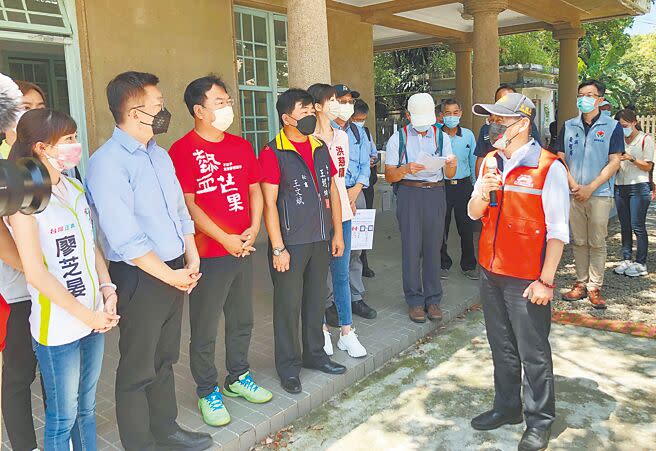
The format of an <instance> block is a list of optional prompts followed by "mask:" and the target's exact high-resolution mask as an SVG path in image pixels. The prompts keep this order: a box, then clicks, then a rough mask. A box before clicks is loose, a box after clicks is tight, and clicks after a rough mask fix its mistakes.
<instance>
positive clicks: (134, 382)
mask: <svg viewBox="0 0 656 451" xmlns="http://www.w3.org/2000/svg"><path fill="white" fill-rule="evenodd" d="M158 83H159V79H158V78H157V77H156V76H155V75H152V74H147V73H141V72H126V73H123V74H120V75H118V76H117V77H116V78H114V79H113V80H112V81H111V82H110V83H109V85H108V86H107V99H108V101H109V109H110V110H111V112H112V114H113V116H114V119H115V120H116V124H117V126H116V128H115V129H114V133H113V135H112V137H111V138H110V139H109V140H108V141H107V142H106V143H105V144H103V145H102V146H101V147H100V148H99V149H98V150H97V151H96V152H94V154H93V155H92V157H91V159H90V160H89V168H88V172H87V179H86V185H87V194H88V199H89V205H90V206H91V208H92V210H93V211H94V214H95V216H96V217H97V220H98V225H99V226H100V227H99V228H100V230H101V231H102V233H101V234H100V242H101V245H102V247H103V250H104V251H105V255H106V257H107V258H108V259H109V261H110V265H109V272H110V274H111V276H112V280H113V281H114V282H115V283H116V285H117V293H118V298H119V307H118V313H119V315H121V321H120V324H119V328H120V331H121V336H120V340H119V351H120V353H121V358H120V361H119V364H118V369H117V370H116V418H117V422H118V428H119V434H120V437H121V442H122V444H123V447H124V448H125V449H126V450H154V449H156V448H157V449H159V448H167V449H179V450H189V449H206V448H209V447H210V446H212V443H213V442H212V438H211V436H210V435H208V434H200V433H196V432H190V431H186V430H184V429H182V428H180V426H178V424H177V423H176V417H177V415H178V410H177V405H176V398H175V382H174V377H173V364H174V363H175V362H177V360H178V356H179V353H180V336H181V325H182V303H183V301H184V294H185V293H186V292H191V290H192V289H193V288H194V287H195V286H196V283H197V282H198V279H199V278H200V273H199V266H200V258H199V256H198V251H197V250H196V244H195V242H194V236H193V234H194V226H193V222H192V220H191V217H190V215H189V212H188V211H187V207H186V205H185V202H184V197H183V194H182V189H181V188H180V185H179V183H178V180H177V178H176V176H175V170H174V168H173V163H172V162H171V159H170V158H169V156H168V153H167V152H166V151H165V150H164V149H162V148H161V147H159V146H158V145H157V144H156V143H155V140H154V139H153V137H154V135H157V134H160V133H166V131H167V129H168V125H169V121H170V119H171V113H169V112H168V111H167V110H166V108H164V99H163V97H162V93H161V91H160V90H159V89H158V88H157V84H158Z"/></svg>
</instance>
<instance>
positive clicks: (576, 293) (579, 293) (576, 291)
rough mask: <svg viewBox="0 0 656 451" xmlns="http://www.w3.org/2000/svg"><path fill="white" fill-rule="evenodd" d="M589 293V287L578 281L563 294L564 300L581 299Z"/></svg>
mask: <svg viewBox="0 0 656 451" xmlns="http://www.w3.org/2000/svg"><path fill="white" fill-rule="evenodd" d="M587 295H588V289H587V288H586V287H585V283H583V282H576V283H575V284H574V286H573V287H572V289H571V290H569V291H568V292H567V293H565V294H563V301H569V302H573V301H580V300H581V299H583V298H585V297H586V296H587Z"/></svg>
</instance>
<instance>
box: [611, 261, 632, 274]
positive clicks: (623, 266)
mask: <svg viewBox="0 0 656 451" xmlns="http://www.w3.org/2000/svg"><path fill="white" fill-rule="evenodd" d="M631 265H632V263H631V260H624V261H623V262H622V263H620V264H619V265H617V266H616V267H615V269H613V271H615V274H619V275H620V276H622V275H624V274H626V270H627V269H629V268H630V267H631Z"/></svg>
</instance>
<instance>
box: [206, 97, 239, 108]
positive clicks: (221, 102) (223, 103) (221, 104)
mask: <svg viewBox="0 0 656 451" xmlns="http://www.w3.org/2000/svg"><path fill="white" fill-rule="evenodd" d="M234 104H235V101H234V99H232V98H227V99H217V101H216V102H214V103H213V104H212V105H211V106H212V107H215V109H217V110H220V109H221V108H225V107H227V106H234ZM201 106H202V105H201ZM203 108H206V107H203Z"/></svg>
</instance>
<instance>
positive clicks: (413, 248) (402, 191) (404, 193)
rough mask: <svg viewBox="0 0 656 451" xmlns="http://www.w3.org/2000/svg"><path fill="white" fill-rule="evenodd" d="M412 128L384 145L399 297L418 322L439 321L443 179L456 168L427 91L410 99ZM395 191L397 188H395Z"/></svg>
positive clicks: (455, 162)
mask: <svg viewBox="0 0 656 451" xmlns="http://www.w3.org/2000/svg"><path fill="white" fill-rule="evenodd" d="M406 115H407V117H408V119H409V120H410V124H409V125H407V126H405V127H403V128H402V129H400V130H397V131H396V132H395V133H394V134H393V135H392V136H391V137H390V139H389V141H388V142H387V148H386V150H387V152H386V159H387V160H386V165H385V179H386V180H387V181H388V182H390V183H394V184H397V185H396V189H398V191H397V209H396V217H397V219H398V221H399V229H400V231H401V254H402V258H403V262H402V271H403V293H404V295H405V300H406V302H407V303H408V307H409V311H408V315H409V316H410V319H411V320H412V321H414V322H417V323H423V322H426V317H428V318H429V319H431V320H441V319H442V310H440V302H441V301H442V283H441V281H440V268H441V264H440V261H441V259H440V248H441V247H442V239H443V237H444V218H445V215H446V194H445V191H444V176H445V175H446V176H447V177H453V176H455V174H456V169H457V166H458V163H457V160H456V158H455V156H454V155H453V153H452V152H451V142H450V139H449V137H448V136H447V135H446V134H445V133H444V132H442V131H441V130H440V129H439V128H437V127H436V126H435V122H436V120H437V118H436V116H435V102H434V100H433V97H431V95H430V94H427V93H420V94H414V95H412V96H411V97H410V99H408V111H407V113H406ZM396 189H395V190H396Z"/></svg>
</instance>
